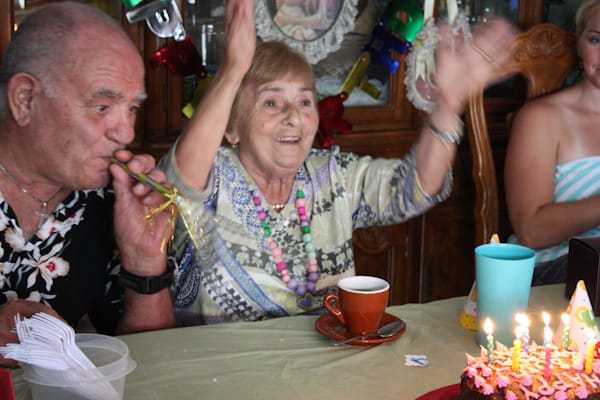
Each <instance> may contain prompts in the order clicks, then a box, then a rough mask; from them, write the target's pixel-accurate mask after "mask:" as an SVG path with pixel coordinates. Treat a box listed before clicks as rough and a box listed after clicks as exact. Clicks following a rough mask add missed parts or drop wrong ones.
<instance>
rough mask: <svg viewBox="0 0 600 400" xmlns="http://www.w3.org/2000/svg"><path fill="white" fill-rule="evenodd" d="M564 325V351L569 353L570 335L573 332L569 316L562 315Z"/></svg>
mask: <svg viewBox="0 0 600 400" xmlns="http://www.w3.org/2000/svg"><path fill="white" fill-rule="evenodd" d="M562 323H563V326H564V329H563V350H564V351H567V350H568V349H569V333H570V331H571V325H570V321H569V314H567V313H563V314H562Z"/></svg>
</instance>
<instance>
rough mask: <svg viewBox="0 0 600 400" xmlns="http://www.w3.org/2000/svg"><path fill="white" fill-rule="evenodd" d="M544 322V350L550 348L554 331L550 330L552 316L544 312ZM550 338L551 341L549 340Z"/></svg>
mask: <svg viewBox="0 0 600 400" xmlns="http://www.w3.org/2000/svg"><path fill="white" fill-rule="evenodd" d="M542 321H544V348H546V347H548V345H549V344H550V342H549V341H550V340H552V331H551V330H550V314H548V313H547V312H546V311H544V312H542ZM548 338H550V339H548Z"/></svg>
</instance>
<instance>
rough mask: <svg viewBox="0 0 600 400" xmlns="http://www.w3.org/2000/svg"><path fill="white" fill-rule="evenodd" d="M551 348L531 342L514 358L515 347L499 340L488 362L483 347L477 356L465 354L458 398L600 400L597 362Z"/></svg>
mask: <svg viewBox="0 0 600 400" xmlns="http://www.w3.org/2000/svg"><path fill="white" fill-rule="evenodd" d="M551 350H552V351H551V352H548V351H546V349H545V348H544V347H543V346H536V345H535V344H532V345H531V346H530V347H529V349H528V352H527V353H525V352H519V353H518V354H519V357H516V355H515V352H514V349H509V348H507V347H506V346H504V345H502V344H501V343H498V344H497V349H495V350H494V351H493V352H492V357H491V363H490V358H489V357H488V352H487V350H486V349H484V348H483V347H482V348H481V354H480V355H479V357H474V356H471V355H469V354H467V366H466V368H465V369H464V370H463V372H462V375H461V383H460V395H459V399H461V400H475V399H480V400H487V399H494V400H501V399H506V400H520V399H537V400H542V399H544V400H575V399H588V400H600V361H598V360H594V359H593V358H591V359H588V357H584V356H582V355H581V354H580V353H579V352H577V351H563V350H559V349H557V348H556V347H554V346H551ZM548 353H549V354H548ZM586 364H587V365H586Z"/></svg>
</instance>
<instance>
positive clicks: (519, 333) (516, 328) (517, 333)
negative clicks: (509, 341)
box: [515, 325, 523, 339]
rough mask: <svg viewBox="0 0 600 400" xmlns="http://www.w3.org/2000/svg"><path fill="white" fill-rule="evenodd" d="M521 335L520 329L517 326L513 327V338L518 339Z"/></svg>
mask: <svg viewBox="0 0 600 400" xmlns="http://www.w3.org/2000/svg"><path fill="white" fill-rule="evenodd" d="M521 335H523V332H522V329H521V327H520V326H519V325H517V326H516V327H515V337H516V338H517V339H519V338H520V337H521Z"/></svg>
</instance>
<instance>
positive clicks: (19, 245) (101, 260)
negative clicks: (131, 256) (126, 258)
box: [0, 189, 123, 334]
mask: <svg viewBox="0 0 600 400" xmlns="http://www.w3.org/2000/svg"><path fill="white" fill-rule="evenodd" d="M113 203H114V193H113V192H112V191H109V190H105V189H101V190H84V191H76V192H73V193H71V195H69V196H68V197H67V198H66V199H65V200H64V201H63V202H62V203H61V204H60V205H59V206H58V207H57V208H56V209H55V210H54V212H53V213H52V216H51V217H50V218H49V219H47V220H46V221H45V222H44V224H43V225H42V226H41V227H40V229H39V230H38V232H37V233H36V234H35V235H34V236H33V237H32V238H31V239H30V240H29V241H27V240H26V239H25V238H24V236H23V231H22V230H21V228H20V227H19V225H18V222H17V220H16V216H15V213H14V211H13V210H12V208H11V207H10V205H9V204H8V203H7V202H6V201H5V199H4V196H3V195H2V193H0V304H2V303H4V302H6V301H7V300H8V299H16V298H18V299H26V300H32V301H37V302H41V303H43V304H45V305H48V306H50V307H52V308H53V309H55V310H56V311H57V312H58V314H59V315H61V316H62V317H63V318H64V319H65V320H66V321H67V322H68V323H69V324H70V325H72V326H73V327H76V325H77V323H78V322H79V320H80V319H81V317H82V316H84V315H85V314H88V315H89V317H90V320H91V322H92V323H93V324H94V326H95V328H96V330H97V331H98V332H100V333H103V334H113V333H114V330H115V328H116V325H117V322H118V320H119V317H120V313H121V306H122V301H123V298H122V290H121V288H120V287H119V286H118V285H117V284H116V282H113V279H112V278H111V273H112V272H114V270H115V269H117V268H118V267H119V266H118V261H117V257H116V250H115V249H116V246H115V244H114V240H113Z"/></svg>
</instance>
